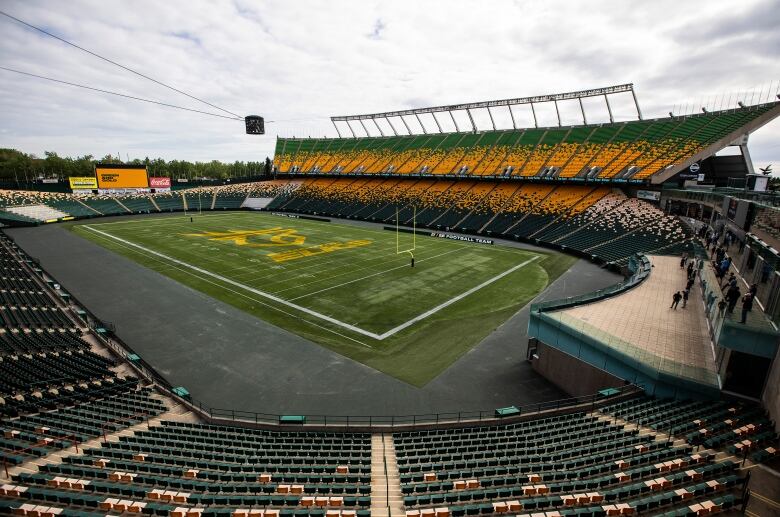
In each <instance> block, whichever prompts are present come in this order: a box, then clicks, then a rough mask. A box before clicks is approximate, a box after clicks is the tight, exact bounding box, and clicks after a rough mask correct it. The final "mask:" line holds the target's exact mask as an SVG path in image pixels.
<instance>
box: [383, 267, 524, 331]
mask: <svg viewBox="0 0 780 517" xmlns="http://www.w3.org/2000/svg"><path fill="white" fill-rule="evenodd" d="M538 258H539V255H534V256H533V257H531V258H529V259H528V260H526V261H525V262H522V263H520V264H518V265H516V266H514V267H511V268H509V269H507V270H506V271H504V272H503V273H499V274H498V275H496V276H494V277H493V278H488V279H487V280H485V281H484V282H482V283H481V284H479V285H477V286H474V287H472V288H471V289H469V290H468V291H466V292H465V293H461V294H459V295H458V296H456V297H455V298H450V299H449V300H447V301H446V302H444V303H442V304H439V305H437V306H436V307H434V308H433V309H430V310H427V311H425V312H423V313H422V314H420V315H419V316H415V317H414V318H412V319H410V320H409V321H407V322H405V323H401V324H400V325H398V326H397V327H395V328H392V329H390V330H388V331H387V332H385V333H384V334H380V336H379V338H378V339H380V340H382V339H385V338H387V337H390V336H392V335H393V334H396V333H398V332H400V331H402V330H403V329H405V328H407V327H410V326H412V325H414V324H415V323H417V322H418V321H420V320H424V319H425V318H427V317H428V316H430V315H432V314H435V313H437V312H439V311H440V310H442V309H444V308H445V307H449V306H450V305H452V304H453V303H455V302H457V301H458V300H462V299H463V298H465V297H466V296H468V295H470V294H473V293H476V292H477V291H479V290H480V289H482V288H483V287H487V286H489V285H490V284H492V283H493V282H495V281H497V280H501V279H502V278H504V277H505V276H506V275H508V274H510V273H513V272H515V271H517V270H518V269H520V268H521V267H523V266H527V265H528V264H530V263H531V262H533V261H534V260H536V259H538Z"/></svg>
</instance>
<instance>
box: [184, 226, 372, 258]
mask: <svg viewBox="0 0 780 517" xmlns="http://www.w3.org/2000/svg"><path fill="white" fill-rule="evenodd" d="M184 235H185V236H187V237H205V238H207V239H208V240H210V241H217V242H233V243H234V244H235V245H236V246H246V247H249V248H269V247H278V246H298V248H294V249H291V250H287V251H278V252H274V253H269V254H268V255H266V256H267V257H268V258H270V259H271V260H273V261H274V262H287V261H288V260H296V259H300V258H305V257H311V256H314V255H321V254H323V253H332V252H334V251H338V250H346V249H350V248H358V247H360V246H366V245H368V244H371V241H370V240H353V241H346V242H326V243H324V244H318V245H316V246H311V247H308V248H304V247H302V246H303V243H304V242H305V241H306V236H304V235H301V234H299V233H298V232H297V230H295V229H293V228H282V227H281V226H277V227H275V228H268V229H265V230H228V231H226V232H203V233H185V234H184ZM250 238H252V240H250ZM258 241H259V242H258Z"/></svg>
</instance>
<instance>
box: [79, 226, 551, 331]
mask: <svg viewBox="0 0 780 517" xmlns="http://www.w3.org/2000/svg"><path fill="white" fill-rule="evenodd" d="M83 226H84V228H86V229H88V230H90V231H92V232H95V233H99V234H100V235H103V236H105V237H108V238H110V239H114V240H115V241H119V242H121V243H123V244H126V245H128V246H132V247H134V248H138V249H140V250H143V251H145V252H146V253H151V254H152V255H156V256H158V257H161V258H163V259H165V260H168V261H170V262H173V263H174V264H179V265H181V266H184V267H188V268H190V269H192V270H193V271H197V272H198V273H201V274H203V275H207V276H210V277H212V278H216V279H217V280H219V281H221V282H225V283H226V284H230V285H233V286H236V287H240V288H241V289H244V290H246V291H249V292H251V293H254V294H256V295H259V296H262V297H264V298H267V299H269V300H273V301H275V302H277V303H280V304H282V305H285V306H287V307H292V308H293V309H297V310H299V311H301V312H303V313H305V314H308V315H310V316H314V317H315V318H320V319H322V320H325V321H327V322H330V323H333V324H334V325H338V326H340V327H343V328H345V329H348V330H351V331H353V332H356V333H358V334H362V335H364V336H368V337H370V338H373V339H376V340H378V341H382V340H384V339H386V338H388V337H390V336H392V335H394V334H396V333H398V332H400V331H402V330H404V329H405V328H408V327H410V326H411V325H414V324H415V323H417V322H418V321H420V320H423V319H425V318H427V317H429V316H431V315H433V314H435V313H437V312H439V311H440V310H442V309H444V308H445V307H448V306H450V305H452V304H453V303H455V302H457V301H459V300H462V299H463V298H465V297H466V296H468V295H470V294H473V293H475V292H477V291H479V290H480V289H482V288H483V287H486V286H488V285H490V284H492V283H493V282H496V281H497V280H500V279H502V278H504V277H505V276H507V275H508V274H510V273H513V272H514V271H517V270H518V269H520V268H522V267H524V266H526V265H528V264H530V263H531V262H533V261H534V260H536V259H538V258H539V255H535V256H533V257H532V258H530V259H528V260H526V261H525V262H522V263H520V264H517V265H516V266H514V267H511V268H509V269H507V270H506V271H504V272H503V273H499V274H498V275H496V276H494V277H492V278H489V279H487V280H485V281H484V282H482V283H481V284H479V285H477V286H475V287H472V288H471V289H469V290H468V291H466V292H464V293H461V294H459V295H457V296H455V297H454V298H451V299H449V300H447V301H446V302H444V303H441V304H439V305H437V306H436V307H434V308H432V309H430V310H427V311H425V312H423V313H422V314H420V315H418V316H415V317H414V318H412V319H410V320H409V321H407V322H404V323H402V324H400V325H398V326H397V327H395V328H392V329H390V330H388V331H387V332H384V333H382V334H376V333H374V332H370V331H368V330H363V329H362V328H360V327H356V326H355V325H350V324H349V323H344V322H343V321H340V320H337V319H336V318H332V317H330V316H327V315H325V314H322V313H319V312H317V311H313V310H311V309H308V308H306V307H302V306H300V305H298V304H295V303H291V302H289V301H287V300H284V299H282V298H279V297H278V296H274V295H272V294H269V293H266V292H265V291H261V290H259V289H255V288H254V287H250V286H248V285H246V284H242V283H240V282H236V281H235V280H231V279H230V278H226V277H224V276H222V275H218V274H216V273H212V272H211V271H208V270H206V269H203V268H200V267H197V266H193V265H192V264H189V263H187V262H184V261H182V260H178V259H175V258H173V257H170V256H168V255H165V254H163V253H160V252H158V251H154V250H151V249H149V248H146V247H144V246H141V245H140V244H136V243H134V242H131V241H128V240H126V239H122V238H121V237H117V236H116V235H111V234H110V233H107V232H104V231H101V230H98V229H96V228H92V227H91V226H90V225H86V224H85V225H83Z"/></svg>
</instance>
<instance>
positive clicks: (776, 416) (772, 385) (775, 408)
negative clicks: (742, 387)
mask: <svg viewBox="0 0 780 517" xmlns="http://www.w3.org/2000/svg"><path fill="white" fill-rule="evenodd" d="M761 400H762V402H763V403H764V407H765V408H766V410H767V411H768V412H769V418H771V419H772V420H773V421H774V423H775V431H778V432H780V348H779V349H778V351H777V354H775V358H774V361H773V362H772V368H771V369H770V370H769V376H768V377H767V380H766V386H764V394H763V395H762V397H761Z"/></svg>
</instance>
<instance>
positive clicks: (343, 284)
mask: <svg viewBox="0 0 780 517" xmlns="http://www.w3.org/2000/svg"><path fill="white" fill-rule="evenodd" d="M456 251H461V248H456V249H452V250H449V251H445V252H444V253H439V254H438V255H434V256H432V257H427V258H424V259H420V260H418V261H417V264H419V263H420V262H425V261H426V260H432V259H435V258H439V257H443V256H444V255H449V254H450V253H454V252H456ZM402 268H406V269H409V264H404V265H402V266H396V267H391V268H390V269H385V270H384V271H379V272H377V273H372V274H370V275H366V276H364V277H361V278H356V279H354V280H350V281H349V282H343V283H341V284H338V285H333V286H331V287H326V288H325V289H320V290H319V291H313V292H311V293H306V294H302V295H301V296H296V297H295V298H290V301H291V302H294V301H295V300H300V299H301V298H306V297H307V296H312V295H314V294H320V293H323V292H325V291H330V290H331V289H336V288H338V287H343V286H345V285H349V284H354V283H355V282H360V281H361V280H365V279H367V278H371V277H374V276H378V275H384V274H385V273H389V272H390V271H395V270H396V269H402Z"/></svg>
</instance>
